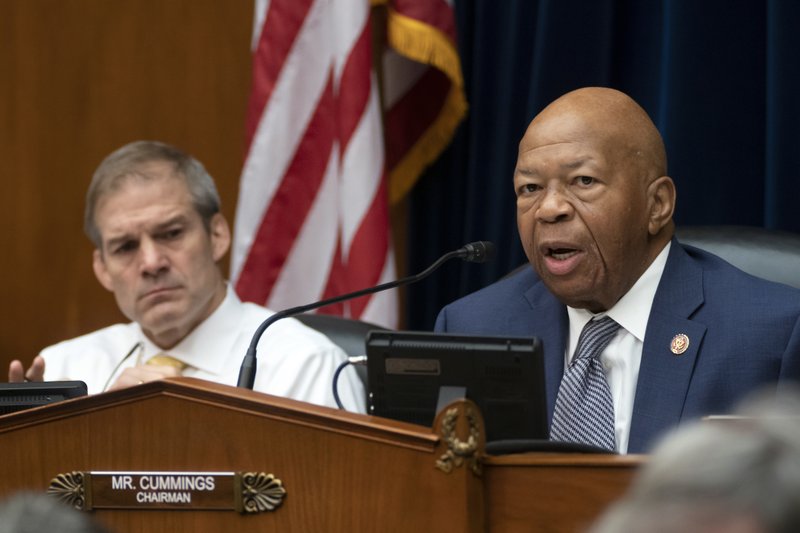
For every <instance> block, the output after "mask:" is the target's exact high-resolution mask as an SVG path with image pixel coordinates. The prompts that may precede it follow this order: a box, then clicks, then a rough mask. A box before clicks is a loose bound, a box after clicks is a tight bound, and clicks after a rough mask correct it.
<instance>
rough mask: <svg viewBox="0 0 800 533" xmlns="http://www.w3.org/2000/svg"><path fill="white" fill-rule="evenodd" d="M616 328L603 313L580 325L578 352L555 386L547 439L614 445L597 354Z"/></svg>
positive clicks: (608, 396)
mask: <svg viewBox="0 0 800 533" xmlns="http://www.w3.org/2000/svg"><path fill="white" fill-rule="evenodd" d="M618 329H619V324H617V323H616V322H614V320H612V319H611V318H609V317H607V316H606V317H603V318H601V319H599V320H590V321H589V323H588V324H586V325H585V326H584V327H583V331H581V336H580V338H579V339H578V353H577V355H576V356H575V357H574V358H573V359H572V362H571V363H570V365H569V369H568V370H567V372H566V373H565V374H564V377H563V378H562V379H561V386H560V387H559V389H558V396H557V397H556V405H555V409H554V411H553V423H552V426H551V428H550V440H553V441H559V442H578V443H582V444H593V445H594V446H598V447H600V448H605V449H607V450H614V449H615V448H616V438H615V437H614V401H613V399H612V398H611V390H610V389H609V388H608V382H607V381H606V375H605V372H603V364H602V363H601V362H600V354H601V353H602V352H603V350H604V349H605V348H606V346H608V343H609V342H611V339H612V338H614V335H616V333H617V330H618Z"/></svg>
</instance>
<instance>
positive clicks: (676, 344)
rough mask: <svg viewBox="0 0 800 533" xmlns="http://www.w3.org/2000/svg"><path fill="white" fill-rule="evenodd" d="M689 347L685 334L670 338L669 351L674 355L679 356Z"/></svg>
mask: <svg viewBox="0 0 800 533" xmlns="http://www.w3.org/2000/svg"><path fill="white" fill-rule="evenodd" d="M688 347H689V337H687V336H686V334H685V333H678V334H677V335H675V336H674V337H672V342H670V343H669V349H670V351H671V352H672V353H674V354H675V355H681V354H682V353H683V352H685V351H686V349H687V348H688Z"/></svg>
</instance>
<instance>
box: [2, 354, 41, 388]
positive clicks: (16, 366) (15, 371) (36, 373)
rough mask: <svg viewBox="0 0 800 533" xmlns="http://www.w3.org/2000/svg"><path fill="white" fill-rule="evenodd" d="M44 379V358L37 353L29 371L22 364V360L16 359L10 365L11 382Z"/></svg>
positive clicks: (9, 375)
mask: <svg viewBox="0 0 800 533" xmlns="http://www.w3.org/2000/svg"><path fill="white" fill-rule="evenodd" d="M43 379H44V359H42V357H41V356H39V355H37V356H36V357H34V358H33V363H31V367H30V368H29V369H28V371H27V372H26V371H25V367H24V366H23V365H22V361H20V360H18V359H14V360H13V361H11V364H10V365H8V381H9V382H10V383H22V382H23V381H25V380H28V381H42V380H43Z"/></svg>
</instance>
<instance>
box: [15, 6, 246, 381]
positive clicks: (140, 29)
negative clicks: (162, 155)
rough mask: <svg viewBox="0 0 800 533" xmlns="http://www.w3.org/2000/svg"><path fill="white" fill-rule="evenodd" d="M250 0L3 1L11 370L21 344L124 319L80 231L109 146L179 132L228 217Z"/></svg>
mask: <svg viewBox="0 0 800 533" xmlns="http://www.w3.org/2000/svg"><path fill="white" fill-rule="evenodd" d="M252 13H253V3H252V1H251V0H1V1H0V162H2V167H0V184H2V192H3V204H2V205H3V209H0V227H2V228H3V230H2V232H0V251H2V252H1V253H2V255H3V257H2V258H0V279H2V280H3V282H2V287H3V288H2V293H1V294H2V298H0V302H1V303H2V316H1V317H0V364H1V365H2V375H3V378H2V379H3V380H5V377H6V371H7V368H8V362H9V361H10V360H11V359H12V358H14V357H20V358H23V359H24V360H26V361H27V360H30V359H31V358H32V357H33V356H34V355H35V354H36V353H38V351H39V350H40V349H41V348H43V347H44V346H47V345H49V344H51V343H53V342H57V341H59V340H62V339H65V338H69V337H72V336H75V335H79V334H81V333H85V332H88V331H91V330H93V329H96V328H98V327H101V326H105V325H108V324H111V323H113V322H116V321H119V320H122V319H123V317H122V316H121V314H120V313H119V311H118V310H117V307H116V304H115V302H114V299H113V296H112V295H111V294H110V293H107V292H105V291H104V289H102V288H101V287H100V285H99V284H98V283H97V281H96V280H95V278H94V275H93V274H92V271H91V250H92V247H91V245H90V243H89V241H88V239H86V237H85V236H84V235H83V232H82V217H83V207H84V206H83V197H84V193H85V190H86V187H87V185H88V183H89V180H90V178H91V175H92V172H93V171H94V169H95V167H96V166H97V164H98V163H99V162H100V160H101V159H102V158H103V157H104V156H105V155H107V154H108V153H109V152H111V151H112V150H113V149H115V148H117V147H119V146H121V145H122V144H124V143H126V142H129V141H132V140H135V139H145V138H147V139H159V140H163V141H166V142H170V143H174V144H176V145H178V146H181V147H182V148H184V149H185V150H187V151H189V152H190V153H192V154H194V155H196V156H197V157H198V158H199V159H200V160H201V161H203V163H204V164H205V165H206V167H207V168H208V170H209V171H210V172H211V174H212V176H214V177H215V178H216V180H217V183H218V186H219V188H220V194H221V195H222V201H223V210H224V213H225V214H226V216H227V217H228V218H229V220H232V216H233V212H234V209H235V204H236V195H237V190H238V179H239V172H240V169H241V165H242V159H243V154H244V116H245V112H246V107H247V98H248V92H249V85H250V52H249V46H250V34H251V30H252ZM227 263H228V259H227V258H226V259H225V260H224V265H225V268H226V270H227Z"/></svg>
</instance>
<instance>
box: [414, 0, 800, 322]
mask: <svg viewBox="0 0 800 533" xmlns="http://www.w3.org/2000/svg"><path fill="white" fill-rule="evenodd" d="M455 10H456V22H457V27H458V37H459V51H460V54H461V60H462V66H463V71H464V80H465V88H466V93H467V98H468V101H469V104H470V111H469V115H468V117H467V119H466V120H465V122H464V123H463V124H462V125H461V127H460V128H459V130H458V132H457V134H456V136H455V138H454V141H453V143H452V145H451V146H450V147H449V149H448V150H447V151H446V152H445V153H444V154H443V155H442V157H441V158H440V159H439V160H438V161H437V162H436V163H435V164H434V165H432V167H431V168H429V169H428V171H427V172H426V173H425V175H424V176H423V177H422V179H421V180H420V182H419V184H418V185H417V186H416V188H415V190H414V191H413V193H412V195H411V198H410V201H409V205H410V217H409V220H410V223H409V241H408V242H409V244H408V249H409V254H408V265H407V268H408V271H409V272H417V271H419V270H422V269H423V268H424V267H425V266H427V265H428V264H429V263H431V262H432V261H433V260H434V259H435V258H436V257H438V256H439V255H441V254H442V253H444V252H446V251H449V250H451V249H455V248H458V247H460V246H461V245H462V244H464V243H466V242H470V241H475V240H491V241H493V242H494V243H495V244H496V245H497V248H498V254H497V257H496V259H495V260H494V261H493V262H492V263H488V264H482V265H476V264H467V263H452V264H448V265H446V266H445V267H444V268H443V269H442V270H440V271H439V272H437V273H436V274H434V275H433V276H431V277H430V278H429V279H428V280H425V281H423V282H421V283H419V284H417V285H415V286H412V287H410V288H409V291H408V306H407V309H408V316H407V326H408V328H409V329H430V328H432V327H433V322H434V319H435V317H436V313H437V312H438V310H439V309H440V308H441V307H442V306H443V305H445V304H446V303H448V302H450V301H452V300H454V299H456V298H458V297H460V296H463V295H464V294H467V293H468V292H472V291H474V290H476V289H478V288H480V287H483V286H485V285H488V284H489V283H491V282H493V281H495V280H496V279H498V278H500V277H501V276H502V275H504V274H505V273H507V272H508V271H509V270H511V269H513V268H514V267H516V266H518V265H520V264H522V263H524V262H525V257H524V255H523V252H522V247H521V245H520V244H519V239H518V237H517V230H516V222H515V199H514V194H513V190H512V184H511V180H512V173H513V168H514V164H515V162H516V151H517V143H518V142H519V139H520V138H521V137H522V134H523V133H524V131H525V128H526V126H527V124H528V123H529V122H530V120H531V119H532V118H533V117H534V116H535V115H536V113H537V112H538V111H540V110H541V109H542V108H543V107H544V106H546V105H547V104H548V103H549V102H551V101H552V100H554V99H555V98H557V97H558V96H560V95H561V94H563V93H565V92H567V91H570V90H572V89H575V88H578V87H583V86H607V87H614V88H617V89H620V90H622V91H625V92H626V93H628V94H630V95H631V96H632V97H633V98H634V99H635V100H637V101H638V102H639V103H640V104H641V105H642V106H643V107H644V108H645V109H646V110H647V111H648V113H649V114H650V116H651V117H652V119H653V121H654V122H655V123H656V126H657V127H658V129H659V130H660V131H661V134H662V135H663V137H664V141H665V143H666V146H667V154H668V158H669V174H670V176H672V178H673V179H674V180H675V183H676V187H677V190H678V204H677V210H676V215H675V219H676V222H677V224H679V225H701V224H739V225H751V226H764V227H767V228H773V229H782V230H789V231H794V232H800V219H798V217H797V216H795V213H794V212H793V209H792V208H793V206H795V205H796V204H797V203H798V200H799V199H800V180H798V177H797V176H795V175H794V174H795V172H794V171H795V167H794V165H793V163H794V162H796V160H797V158H798V153H800V133H799V132H798V131H797V127H796V125H797V124H798V121H800V104H798V99H799V98H800V45H798V44H797V42H795V41H794V39H795V38H796V34H795V33H794V32H797V31H798V30H799V29H800V2H797V1H794V0H767V1H764V0H703V1H698V0H674V1H672V0H616V1H614V0H590V1H587V0H538V1H537V0H502V1H489V0H460V1H459V0H456V2H455Z"/></svg>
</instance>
